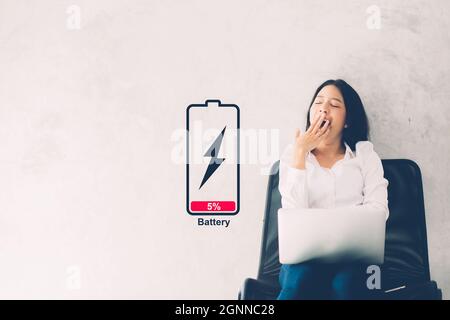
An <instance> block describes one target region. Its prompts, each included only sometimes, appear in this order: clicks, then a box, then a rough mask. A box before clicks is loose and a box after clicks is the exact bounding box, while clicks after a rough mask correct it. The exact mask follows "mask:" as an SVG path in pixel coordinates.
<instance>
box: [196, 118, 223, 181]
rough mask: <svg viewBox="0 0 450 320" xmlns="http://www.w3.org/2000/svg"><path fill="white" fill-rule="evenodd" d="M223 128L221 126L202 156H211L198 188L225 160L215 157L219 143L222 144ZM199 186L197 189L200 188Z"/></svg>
mask: <svg viewBox="0 0 450 320" xmlns="http://www.w3.org/2000/svg"><path fill="white" fill-rule="evenodd" d="M226 128H227V126H225V128H223V130H222V132H221V133H220V134H219V135H218V136H217V138H216V140H215V141H214V142H213V144H212V145H211V146H210V147H209V149H208V151H206V153H205V155H204V157H211V160H210V161H209V164H208V168H206V172H205V175H204V176H203V180H202V183H201V184H200V188H201V187H202V186H203V185H204V184H205V183H206V181H208V179H209V178H210V177H211V176H212V175H213V173H214V172H215V171H216V170H217V168H219V167H220V165H221V164H222V162H224V161H225V158H217V155H218V154H219V149H220V145H221V144H222V139H223V136H224V134H225V129H226ZM200 188H199V189H200Z"/></svg>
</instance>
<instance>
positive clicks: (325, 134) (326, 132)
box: [319, 125, 331, 139]
mask: <svg viewBox="0 0 450 320" xmlns="http://www.w3.org/2000/svg"><path fill="white" fill-rule="evenodd" d="M324 127H325V125H324ZM330 131H331V127H328V128H327V129H326V130H325V132H324V133H323V134H321V135H320V136H319V139H324V138H326V137H327V136H328V135H329V134H330Z"/></svg>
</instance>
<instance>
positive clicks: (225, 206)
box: [191, 201, 236, 212]
mask: <svg viewBox="0 0 450 320" xmlns="http://www.w3.org/2000/svg"><path fill="white" fill-rule="evenodd" d="M235 210H236V202H235V201H192V202H191V211H199V212H203V211H216V212H221V211H235Z"/></svg>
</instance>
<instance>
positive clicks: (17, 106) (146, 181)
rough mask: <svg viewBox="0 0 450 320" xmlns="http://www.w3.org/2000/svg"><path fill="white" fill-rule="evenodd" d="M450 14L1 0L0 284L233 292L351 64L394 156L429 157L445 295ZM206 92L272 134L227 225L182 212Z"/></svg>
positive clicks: (379, 142)
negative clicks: (268, 211) (274, 180)
mask: <svg viewBox="0 0 450 320" xmlns="http://www.w3.org/2000/svg"><path fill="white" fill-rule="evenodd" d="M72 5H74V6H72ZM449 15H450V2H448V1H447V0H426V1H425V0H422V1H419V0H395V1H394V0H390V1H372V0H371V1H361V0H346V1H324V0H319V1H318V0H304V1H300V0H297V1H293V0H292V1H272V0H269V1H256V0H252V1H236V0H232V1H181V0H180V1H164V2H162V1H138V0H133V1H130V0H127V1H119V0H101V1H100V0H97V1H87V0H75V1H56V0H47V1H39V2H36V1H24V0H14V1H13V0H0V177H1V178H0V257H1V261H2V262H1V264H0V282H1V283H2V285H1V286H0V297H1V298H80V297H81V298H192V299H197V298H212V299H216V298H224V299H227V298H230V299H232V298H235V297H236V294H237V290H238V288H239V287H240V285H241V283H242V280H243V279H244V278H245V277H249V276H250V277H254V276H256V272H257V263H258V257H259V244H260V237H261V227H262V215H263V209H264V197H265V188H266V181H267V176H265V175H264V168H267V164H268V163H269V162H270V161H271V160H275V159H276V158H277V156H278V152H279V151H281V149H282V148H283V147H284V146H285V145H286V144H287V143H288V142H290V141H291V139H292V135H293V133H294V130H295V127H302V128H303V127H304V124H305V113H306V108H307V105H308V103H309V101H310V99H311V96H312V94H313V92H314V90H315V88H316V87H317V86H318V85H319V84H320V83H321V82H322V81H324V80H326V79H328V78H343V79H345V80H347V81H348V82H349V83H350V84H351V85H352V86H354V88H355V89H356V90H357V91H358V92H359V93H360V95H361V96H362V98H363V100H364V102H365V106H366V109H367V113H368V115H369V118H370V123H371V126H372V140H373V142H374V144H375V148H376V151H377V152H378V153H379V154H380V156H381V157H382V158H409V159H413V160H415V161H416V162H417V163H418V164H419V165H420V167H421V169H422V174H423V181H424V191H425V201H426V213H427V223H428V225H427V227H428V241H429V254H430V263H431V273H432V277H433V278H434V279H435V280H437V281H438V283H439V285H440V287H442V288H443V291H444V296H445V297H446V298H448V297H449V295H448V292H449V290H450V278H449V277H448V275H447V272H446V271H447V270H448V269H450V256H449V250H448V247H449V245H450V237H449V233H448V230H449V228H450V220H449V218H448V217H449V215H448V210H449V209H450V200H449V197H448V195H447V193H448V185H449V184H450V161H449V159H448V158H449V155H450V146H449V144H448V133H449V129H448V125H449V123H450V116H449V112H448V110H449V107H448V101H449V99H450V90H449V89H450V85H449V83H450V62H449V61H450V60H449V54H450V33H449V30H450V25H449V24H450V20H449V19H448V17H449ZM206 98H221V99H222V100H223V101H224V102H229V103H236V104H238V105H239V106H240V107H241V113H242V114H241V117H242V128H243V129H246V130H248V132H250V133H251V132H253V133H254V132H262V133H263V134H264V133H269V134H270V136H271V137H275V138H276V139H275V141H276V142H275V143H273V144H272V147H273V149H274V150H275V153H274V154H271V155H270V156H268V157H265V156H264V152H261V153H260V156H259V157H258V158H257V159H256V160H257V161H247V162H245V163H243V164H242V186H241V187H242V208H241V212H240V213H239V214H238V215H237V216H236V217H234V218H233V219H232V222H231V225H230V227H229V228H227V229H225V228H219V227H216V228H213V227H211V228H204V227H203V228H200V227H197V226H196V220H195V219H194V218H192V217H190V216H188V215H187V214H186V212H185V209H184V207H185V198H184V195H185V193H184V165H183V163H182V161H181V162H179V161H178V162H177V161H176V160H174V159H175V158H177V157H176V156H174V154H175V155H176V154H177V150H178V149H177V148H178V147H179V145H180V144H179V143H180V135H179V132H180V130H182V129H183V128H184V121H185V119H184V116H185V113H184V112H185V107H186V106H187V105H188V104H190V103H200V102H203V101H204V100H205V99H206ZM181 137H182V135H181ZM249 141H250V140H249ZM258 142H260V143H262V144H264V143H266V141H265V140H264V136H263V135H262V136H258ZM252 145H254V144H252V143H250V142H244V144H243V148H245V150H246V151H248V152H249V153H251V152H252V151H249V150H250V149H251V146H252ZM260 149H261V150H262V149H263V148H262V147H260ZM178 151H179V150H178ZM181 153H182V151H181ZM181 159H183V158H181Z"/></svg>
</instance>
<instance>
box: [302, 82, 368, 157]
mask: <svg viewBox="0 0 450 320" xmlns="http://www.w3.org/2000/svg"><path fill="white" fill-rule="evenodd" d="M328 85H334V86H336V87H337V88H338V89H339V91H340V92H341V94H342V97H343V98H344V104H345V108H346V116H345V123H346V124H347V128H344V133H343V135H342V139H343V142H346V143H347V144H348V145H349V147H350V148H351V149H352V150H353V151H355V145H356V143H357V142H358V141H368V140H369V122H368V120H367V115H366V112H365V110H364V106H363V103H362V101H361V98H360V97H359V95H358V93H357V92H356V91H355V89H353V88H352V87H351V86H350V85H349V84H348V83H347V82H345V81H344V80H342V79H337V80H327V81H325V82H324V83H322V84H321V85H320V86H319V87H318V88H317V90H316V93H315V94H314V96H313V99H312V101H311V104H310V105H309V109H308V115H307V117H306V130H308V128H309V126H310V125H311V123H310V121H309V115H310V112H311V106H312V105H313V103H314V100H315V99H316V96H317V95H318V94H319V92H320V90H322V88H323V87H325V86H328Z"/></svg>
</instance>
